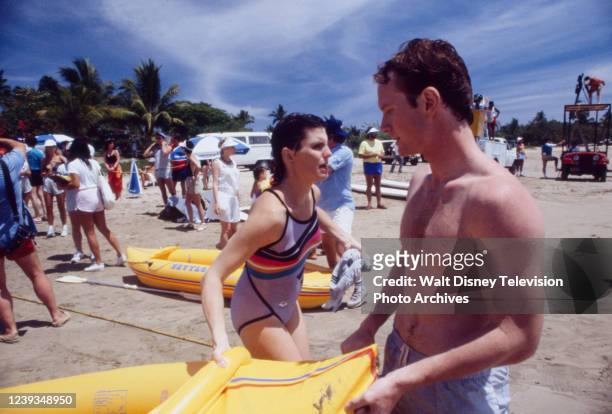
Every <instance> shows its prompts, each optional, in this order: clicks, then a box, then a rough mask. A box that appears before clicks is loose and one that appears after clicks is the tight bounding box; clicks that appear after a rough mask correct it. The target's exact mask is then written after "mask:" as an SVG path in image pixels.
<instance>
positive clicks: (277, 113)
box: [268, 104, 287, 126]
mask: <svg viewBox="0 0 612 414" xmlns="http://www.w3.org/2000/svg"><path fill="white" fill-rule="evenodd" d="M268 116H269V117H272V126H274V125H276V124H277V123H278V121H280V120H282V119H283V118H284V117H285V116H287V111H286V110H285V108H283V106H282V105H281V104H278V106H277V107H276V109H275V110H274V111H272V112H270V113H269V114H268Z"/></svg>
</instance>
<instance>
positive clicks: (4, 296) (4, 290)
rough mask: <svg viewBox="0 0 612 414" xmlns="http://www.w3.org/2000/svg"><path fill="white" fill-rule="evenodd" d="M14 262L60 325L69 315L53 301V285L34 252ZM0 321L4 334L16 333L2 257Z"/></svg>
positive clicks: (0, 267)
mask: <svg viewBox="0 0 612 414" xmlns="http://www.w3.org/2000/svg"><path fill="white" fill-rule="evenodd" d="M15 263H17V265H18V266H19V267H20V268H21V270H23V272H24V273H25V274H26V276H27V277H28V279H30V282H32V286H33V287H34V293H36V296H37V297H38V298H39V299H40V300H41V302H42V303H43V304H44V305H45V306H46V307H47V310H48V311H49V314H50V315H51V318H52V320H53V324H54V325H56V326H61V325H62V324H64V323H65V322H66V321H67V320H68V318H69V317H70V316H69V315H68V314H67V313H65V312H62V311H61V310H60V309H59V308H58V307H57V304H56V302H55V295H54V293H53V287H52V286H51V283H50V282H49V280H48V279H47V276H46V275H45V272H44V270H43V268H42V265H41V263H40V260H38V256H37V255H36V253H35V252H32V253H30V254H28V255H26V256H23V257H20V258H19V259H16V260H15ZM0 321H2V324H3V325H4V326H5V332H4V334H5V335H7V336H8V335H14V334H16V333H17V324H16V323H15V316H14V314H13V298H12V297H11V294H10V292H9V290H8V287H7V285H6V273H5V271H4V258H0Z"/></svg>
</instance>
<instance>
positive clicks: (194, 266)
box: [127, 246, 331, 309]
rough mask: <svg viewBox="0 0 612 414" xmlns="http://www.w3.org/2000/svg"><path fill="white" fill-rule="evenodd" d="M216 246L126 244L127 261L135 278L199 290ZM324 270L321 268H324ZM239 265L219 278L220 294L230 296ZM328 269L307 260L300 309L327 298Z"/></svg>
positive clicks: (150, 283)
mask: <svg viewBox="0 0 612 414" xmlns="http://www.w3.org/2000/svg"><path fill="white" fill-rule="evenodd" d="M218 255H219V251H218V250H207V249H181V248H179V247H177V246H171V247H165V248H163V249H143V248H138V247H128V249H127V258H128V260H127V263H128V266H129V267H130V268H131V269H132V270H133V271H134V273H135V274H136V277H138V280H139V281H140V282H141V283H143V284H145V285H147V286H151V287H154V288H158V289H169V290H177V291H180V292H189V293H200V290H201V289H200V280H201V279H202V274H203V273H204V272H205V271H206V270H207V269H208V267H209V266H210V265H211V264H212V262H214V261H215V259H216V258H217V256H218ZM326 270H327V272H322V271H326ZM241 273H242V268H239V269H237V270H236V271H234V273H232V274H231V275H230V276H229V277H228V278H227V279H225V281H224V282H223V295H224V296H225V297H226V298H231V297H232V294H233V293H234V288H235V287H236V283H238V279H239V278H240V274H241ZM330 280H331V274H330V273H329V269H326V268H324V267H322V266H318V265H315V264H311V263H307V264H306V272H305V273H304V283H303V285H302V290H301V292H300V297H299V299H298V300H299V303H300V306H301V307H302V309H311V308H318V307H320V306H321V305H322V304H323V303H325V302H327V300H328V299H329V294H330V292H329V284H330Z"/></svg>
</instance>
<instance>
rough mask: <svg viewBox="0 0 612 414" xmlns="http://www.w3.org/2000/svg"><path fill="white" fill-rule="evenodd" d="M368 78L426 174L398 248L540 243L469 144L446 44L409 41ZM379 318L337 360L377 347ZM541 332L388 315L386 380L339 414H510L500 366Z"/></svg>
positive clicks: (508, 184) (457, 64) (401, 141)
mask: <svg viewBox="0 0 612 414" xmlns="http://www.w3.org/2000/svg"><path fill="white" fill-rule="evenodd" d="M415 68H418V70H415ZM440 68H442V71H443V72H442V73H443V75H442V76H441V74H440ZM374 78H375V80H376V82H377V83H378V105H379V107H380V110H381V111H382V113H383V119H382V126H381V129H382V130H383V131H384V132H386V133H387V134H389V135H390V136H391V137H393V139H395V140H396V141H397V144H398V146H399V149H400V153H401V154H403V155H408V154H414V153H421V154H424V155H425V157H426V158H427V160H428V161H429V166H430V168H423V169H421V170H420V171H418V172H417V173H415V175H414V177H413V179H412V181H411V183H410V190H409V193H408V196H407V200H406V207H405V210H404V214H403V217H402V222H401V227H400V237H401V238H421V237H425V238H428V237H448V238H498V237H508V238H517V237H522V238H538V237H543V234H544V231H543V219H542V216H541V214H540V212H539V211H538V208H537V207H536V205H535V202H534V200H533V199H532V198H531V196H530V195H529V194H528V193H527V191H526V190H525V189H524V188H523V187H522V186H521V184H520V183H519V182H518V181H517V179H516V178H515V177H513V176H512V175H511V174H509V173H508V172H507V171H506V170H505V169H504V168H502V167H501V166H500V165H499V164H497V163H496V162H495V161H493V160H491V159H489V158H488V157H487V156H486V155H485V154H484V153H483V152H482V151H480V149H479V148H478V146H477V145H476V144H475V142H474V137H473V135H472V131H471V129H470V121H471V116H470V103H471V99H472V88H471V84H470V78H469V75H468V72H467V69H466V67H465V64H464V62H463V60H462V59H461V57H460V56H459V55H458V54H457V52H456V51H455V49H454V48H453V46H452V45H450V44H449V43H447V42H445V41H440V40H436V41H432V40H427V39H415V40H412V41H411V42H409V43H406V44H404V45H403V46H402V48H401V50H400V51H399V52H398V53H397V54H396V55H395V56H394V57H393V58H392V59H391V60H389V61H387V62H386V63H385V64H383V65H382V66H380V67H379V71H378V73H377V74H376V75H375V77H374ZM440 148H444V151H440ZM388 318H389V315H380V314H371V315H369V316H368V317H366V318H365V320H364V321H363V322H362V323H361V325H360V327H359V328H358V329H357V331H355V332H354V333H353V334H352V335H351V336H350V337H349V338H347V339H346V340H345V341H344V342H343V344H342V346H341V348H342V351H343V352H349V351H352V350H355V349H359V348H361V347H363V346H366V345H370V344H372V343H374V342H375V339H374V336H375V334H376V332H377V330H378V329H379V328H380V327H381V326H382V325H383V324H384V322H385V321H386V320H387V319H388ZM541 330H542V316H541V315H410V314H396V316H395V321H394V330H393V333H392V334H391V335H390V336H389V338H388V339H387V345H386V347H385V367H384V369H383V375H384V376H382V377H381V378H379V379H378V380H377V381H376V382H374V384H372V386H370V388H369V389H368V390H367V391H366V392H365V393H364V394H363V395H361V396H359V397H357V398H355V399H354V400H352V401H351V402H350V403H349V404H348V407H347V408H349V409H353V410H357V412H360V411H363V410H361V409H365V408H366V407H367V412H368V413H389V412H391V411H392V410H394V407H395V412H401V413H405V412H410V413H412V412H419V413H422V412H426V413H433V412H436V413H437V412H440V413H441V412H469V413H480V412H487V413H498V412H507V410H508V402H509V396H508V368H507V367H506V366H505V365H508V364H515V363H518V362H521V361H523V360H525V359H527V358H529V357H530V356H531V355H532V354H533V353H534V352H535V350H536V349H537V346H538V342H539V339H540V334H541Z"/></svg>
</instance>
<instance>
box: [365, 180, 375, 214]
mask: <svg viewBox="0 0 612 414" xmlns="http://www.w3.org/2000/svg"><path fill="white" fill-rule="evenodd" d="M365 178H366V198H367V199H368V205H367V206H366V209H367V210H369V209H371V208H372V184H373V183H374V176H373V175H366V176H365Z"/></svg>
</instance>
